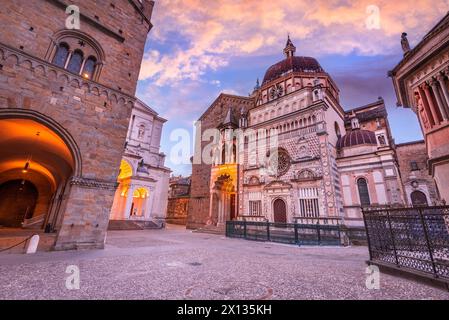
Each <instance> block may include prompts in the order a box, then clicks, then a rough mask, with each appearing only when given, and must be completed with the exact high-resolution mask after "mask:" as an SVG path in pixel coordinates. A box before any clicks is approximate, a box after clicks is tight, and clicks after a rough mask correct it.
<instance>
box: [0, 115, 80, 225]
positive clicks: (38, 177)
mask: <svg viewBox="0 0 449 320" xmlns="http://www.w3.org/2000/svg"><path fill="white" fill-rule="evenodd" d="M63 137H64V138H63ZM67 141H68V142H67ZM69 145H75V144H74V141H73V139H72V138H71V137H70V136H69V135H68V134H67V132H66V131H65V129H63V128H62V127H60V126H59V125H58V124H57V123H55V122H54V121H53V120H51V119H49V118H46V117H45V116H43V115H40V114H39V113H36V112H33V111H29V110H15V109H7V110H0V185H1V186H2V192H1V193H0V204H1V205H0V216H1V217H3V218H2V219H3V221H6V224H7V226H14V227H20V226H24V227H32V228H44V227H45V225H47V224H49V225H50V226H51V228H52V229H54V228H57V227H58V226H57V225H58V224H59V223H60V222H61V219H62V215H60V214H59V213H60V212H62V211H63V210H64V200H65V198H64V195H65V194H66V192H67V190H68V187H67V186H68V185H69V181H70V180H71V178H72V177H73V176H74V174H77V173H78V174H79V173H80V170H81V165H80V162H79V160H80V154H79V150H78V149H76V150H74V149H72V148H70V147H69ZM75 146H76V145H75ZM24 181H25V183H24ZM20 184H23V185H22V186H20ZM17 187H18V188H19V189H20V188H22V191H23V192H24V193H22V194H14V192H13V190H14V188H17ZM14 199H20V200H17V201H16V200H14ZM25 207H29V209H28V210H26V208H25ZM32 207H34V209H33V210H31V208H32ZM24 208H25V211H26V212H25V213H24V211H23V210H24ZM20 217H21V218H20ZM19 220H22V221H20V222H19ZM8 221H15V222H14V223H10V222H8ZM22 222H23V225H22Z"/></svg>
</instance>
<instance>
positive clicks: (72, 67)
mask: <svg viewBox="0 0 449 320" xmlns="http://www.w3.org/2000/svg"><path fill="white" fill-rule="evenodd" d="M83 57H84V54H83V52H82V51H81V50H75V52H73V54H72V57H71V58H70V62H69V65H68V66H67V70H69V71H70V72H73V73H77V74H79V73H80V71H81V66H82V64H83Z"/></svg>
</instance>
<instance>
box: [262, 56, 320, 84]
mask: <svg viewBox="0 0 449 320" xmlns="http://www.w3.org/2000/svg"><path fill="white" fill-rule="evenodd" d="M289 72H311V73H315V72H324V70H323V68H321V66H320V64H319V63H318V61H317V60H316V59H315V58H311V57H295V56H292V57H288V58H286V59H284V60H282V61H280V62H278V63H276V64H274V65H272V66H271V67H269V68H268V70H267V72H266V73H265V77H264V78H263V84H265V83H267V82H269V81H272V80H275V79H277V78H279V77H281V76H282V75H283V74H286V73H289Z"/></svg>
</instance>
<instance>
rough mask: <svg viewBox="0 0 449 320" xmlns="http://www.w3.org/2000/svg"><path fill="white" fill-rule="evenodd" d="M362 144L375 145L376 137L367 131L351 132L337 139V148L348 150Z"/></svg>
mask: <svg viewBox="0 0 449 320" xmlns="http://www.w3.org/2000/svg"><path fill="white" fill-rule="evenodd" d="M362 144H370V145H377V140H376V135H375V134H374V132H372V131H368V130H353V131H351V132H348V133H347V134H346V135H345V136H343V137H341V138H339V139H338V142H337V148H338V149H342V148H348V147H353V146H358V145H362Z"/></svg>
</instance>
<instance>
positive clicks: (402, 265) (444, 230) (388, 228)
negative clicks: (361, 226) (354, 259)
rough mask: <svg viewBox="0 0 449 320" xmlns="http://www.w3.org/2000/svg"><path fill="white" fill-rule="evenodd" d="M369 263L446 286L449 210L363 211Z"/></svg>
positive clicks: (386, 209) (435, 208)
mask: <svg viewBox="0 0 449 320" xmlns="http://www.w3.org/2000/svg"><path fill="white" fill-rule="evenodd" d="M363 218H364V221H365V228H366V233H367V240H368V246H369V254H370V260H369V263H372V264H376V265H381V266H388V267H393V268H396V269H401V270H404V271H408V272H411V273H414V274H417V275H420V276H425V277H430V278H434V279H437V280H440V281H443V282H446V283H449V206H445V207H415V208H398V209H391V208H384V209H378V210H372V209H363Z"/></svg>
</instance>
